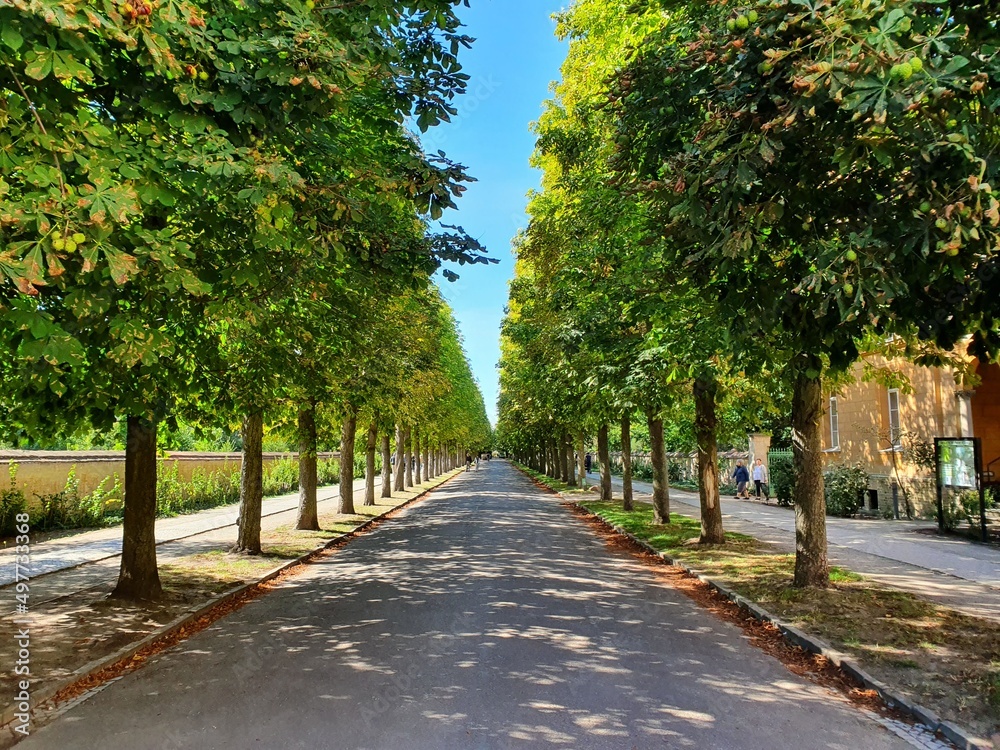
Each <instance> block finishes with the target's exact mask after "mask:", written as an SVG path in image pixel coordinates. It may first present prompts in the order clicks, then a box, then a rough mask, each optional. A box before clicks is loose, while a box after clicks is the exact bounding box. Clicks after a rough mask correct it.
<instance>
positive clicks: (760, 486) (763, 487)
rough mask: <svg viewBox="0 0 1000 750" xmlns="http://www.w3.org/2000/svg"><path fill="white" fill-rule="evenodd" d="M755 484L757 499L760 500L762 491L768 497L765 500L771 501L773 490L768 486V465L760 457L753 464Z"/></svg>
mask: <svg viewBox="0 0 1000 750" xmlns="http://www.w3.org/2000/svg"><path fill="white" fill-rule="evenodd" d="M753 486H754V489H756V490H757V499H758V500H760V495H761V492H763V493H764V497H765V498H766V500H765V502H770V501H771V490H770V489H769V488H768V486H767V467H766V466H764V462H763V461H761V460H760V459H759V458H758V459H757V460H756V461H754V464H753Z"/></svg>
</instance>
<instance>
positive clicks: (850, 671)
mask: <svg viewBox="0 0 1000 750" xmlns="http://www.w3.org/2000/svg"><path fill="white" fill-rule="evenodd" d="M515 466H516V464H515ZM518 468H520V467H518ZM522 471H523V470H522ZM550 489H551V488H550ZM552 491H553V492H555V494H556V495H558V496H559V497H560V498H562V500H564V501H565V502H568V503H572V504H573V505H574V506H575V507H576V508H577V509H578V510H580V511H582V512H583V513H585V514H586V515H588V516H589V517H591V518H595V519H597V520H599V521H600V522H601V523H603V524H604V525H605V526H607V527H609V528H611V529H612V530H613V531H615V532H617V533H618V534H621V535H623V536H625V537H627V538H628V539H629V540H631V541H632V542H634V543H635V544H636V545H638V546H639V547H641V548H642V549H644V550H646V551H648V552H651V553H653V554H654V555H656V556H657V557H659V558H660V559H662V560H663V561H664V562H665V563H667V564H668V565H673V566H675V567H677V568H680V569H681V570H682V571H684V573H686V574H688V575H690V576H693V577H695V578H697V579H698V580H699V581H701V582H703V583H705V584H707V585H708V586H709V587H710V588H712V589H714V590H715V591H717V592H719V594H720V595H722V596H723V597H725V598H726V599H728V600H730V601H731V602H733V603H734V604H735V605H737V606H738V607H739V608H740V609H742V610H744V611H746V612H749V613H750V614H751V615H752V616H753V617H754V619H756V620H759V621H761V622H769V623H772V624H773V625H775V626H777V628H778V629H779V630H780V631H781V634H782V636H783V637H784V638H785V640H787V641H789V642H790V643H792V644H793V645H795V646H798V647H799V648H801V649H803V650H804V651H808V652H810V653H813V654H818V655H820V656H822V657H824V658H826V659H828V660H829V661H830V662H831V663H832V664H834V665H835V666H836V667H838V668H839V669H840V670H841V671H843V672H844V673H845V674H847V675H848V676H850V677H851V678H852V679H854V680H855V681H856V682H858V683H859V684H861V685H862V686H864V687H865V688H866V689H868V690H874V691H875V692H876V693H878V696H879V698H880V699H881V700H882V702H883V703H885V704H886V705H887V706H889V707H890V708H895V709H896V710H898V711H900V712H901V713H903V714H905V715H907V716H908V717H909V718H910V719H912V720H913V721H915V722H916V723H918V724H920V725H921V726H923V727H926V728H927V730H928V731H930V732H932V733H935V734H940V735H942V736H943V737H945V738H946V739H947V740H948V741H949V742H951V743H952V744H954V745H955V746H956V747H957V748H958V750H997V748H996V746H995V745H994V744H993V743H992V742H991V741H990V740H984V739H981V738H979V737H975V736H974V735H972V734H971V733H969V732H968V731H966V730H965V729H963V728H962V727H959V726H958V725H956V724H953V723H952V722H950V721H941V720H940V718H939V717H938V715H937V714H936V713H934V712H933V711H931V710H930V709H929V708H926V707H924V706H921V705H920V704H918V703H914V702H912V701H910V700H908V699H907V698H904V697H903V696H901V695H899V694H898V693H896V692H895V691H894V690H893V689H892V688H891V687H890V686H889V685H887V684H886V683H884V682H882V681H881V680H878V679H876V678H875V677H873V676H872V675H870V674H868V673H867V672H866V671H864V669H862V668H861V667H860V666H859V665H858V664H857V663H856V662H854V661H853V660H852V659H850V658H849V657H847V656H846V655H845V654H843V653H841V652H839V651H837V650H836V649H834V648H833V647H832V646H830V645H829V644H828V643H826V642H825V641H823V640H821V639H819V638H816V637H814V636H810V635H807V634H806V633H804V632H802V631H801V630H799V629H798V628H796V627H794V626H793V625H791V624H789V623H787V622H785V621H784V620H782V619H781V618H780V617H776V616H775V615H773V614H771V613H770V612H768V611H767V610H766V609H764V608H763V607H761V606H760V605H759V604H756V603H754V602H751V601H749V600H748V599H746V598H744V597H742V596H740V595H739V594H737V593H735V592H734V591H731V590H730V589H728V588H727V587H725V586H723V585H722V584H720V583H718V582H717V581H714V580H712V579H711V578H709V577H707V576H705V575H703V574H701V573H698V572H697V571H696V570H695V569H694V568H692V567H691V566H689V565H687V564H686V563H684V562H681V561H680V560H677V559H676V558H673V557H671V556H670V555H669V554H667V553H666V552H661V551H659V550H656V549H654V548H653V547H652V545H650V544H648V543H647V542H645V541H644V540H642V539H638V538H637V537H636V536H635V535H634V534H631V533H629V532H627V531H625V529H623V528H621V527H620V526H615V525H613V524H609V523H608V522H607V521H605V520H604V519H603V518H602V517H601V516H599V515H597V514H596V513H593V512H591V511H590V510H588V509H587V508H585V507H583V506H582V505H581V504H580V503H579V502H578V501H576V500H571V499H568V498H567V497H566V496H565V495H563V494H562V493H561V492H556V491H555V490H552Z"/></svg>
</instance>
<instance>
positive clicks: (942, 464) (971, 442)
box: [934, 437, 989, 542]
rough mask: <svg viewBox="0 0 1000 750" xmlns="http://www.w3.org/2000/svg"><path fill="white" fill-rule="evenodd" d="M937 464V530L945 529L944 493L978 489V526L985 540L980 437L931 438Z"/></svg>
mask: <svg viewBox="0 0 1000 750" xmlns="http://www.w3.org/2000/svg"><path fill="white" fill-rule="evenodd" d="M934 457H935V461H936V464H937V472H936V474H937V513H938V530H939V531H940V532H941V533H942V534H943V533H944V532H945V520H944V493H945V490H948V491H949V492H956V491H962V490H978V491H979V527H980V532H981V535H982V540H983V541H984V542H986V541H989V533H988V531H987V529H986V486H985V484H984V483H983V445H982V441H981V440H980V439H979V438H939V437H936V438H934Z"/></svg>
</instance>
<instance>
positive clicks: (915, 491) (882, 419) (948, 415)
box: [823, 357, 1000, 517]
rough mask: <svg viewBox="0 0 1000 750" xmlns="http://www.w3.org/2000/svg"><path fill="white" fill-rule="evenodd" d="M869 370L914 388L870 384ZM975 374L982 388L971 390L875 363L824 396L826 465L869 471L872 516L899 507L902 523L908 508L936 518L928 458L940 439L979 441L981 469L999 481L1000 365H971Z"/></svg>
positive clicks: (949, 376)
mask: <svg viewBox="0 0 1000 750" xmlns="http://www.w3.org/2000/svg"><path fill="white" fill-rule="evenodd" d="M866 363H867V365H868V366H869V367H875V368H878V369H882V370H885V371H888V372H890V373H893V374H894V375H897V376H899V377H898V380H900V381H901V382H904V383H907V384H908V385H907V386H905V387H900V388H892V387H888V386H886V385H883V384H882V383H879V382H874V381H866V380H865V379H864V378H863V375H864V372H865V368H866ZM972 367H973V369H974V371H975V373H976V377H977V380H978V381H979V382H978V383H977V384H976V385H975V387H974V388H967V387H965V386H964V385H963V384H962V383H960V382H959V381H958V380H957V379H956V376H955V373H954V372H952V371H951V370H949V369H946V368H940V367H921V366H918V365H915V364H913V363H911V362H908V361H906V360H902V359H895V360H885V359H882V358H880V357H870V358H868V359H867V360H866V362H860V363H857V364H855V366H854V371H853V375H854V378H853V382H851V383H849V384H847V385H844V386H841V387H839V388H837V389H836V390H835V391H833V392H830V393H828V394H827V395H826V404H825V406H826V410H825V415H824V418H823V453H824V458H825V460H826V463H827V464H828V465H830V464H848V465H856V464H860V465H861V466H863V467H864V468H865V469H866V471H867V472H868V474H869V477H870V483H869V492H868V496H867V498H866V502H865V508H866V510H867V511H869V512H873V513H879V514H882V515H889V514H891V513H892V512H893V511H894V503H895V505H896V507H898V509H899V513H900V514H901V515H903V514H905V503H906V502H909V503H910V505H911V507H912V509H913V511H914V512H915V513H916V515H918V516H920V517H931V516H933V514H934V512H935V508H936V488H935V482H934V471H933V468H932V466H931V465H928V459H929V458H931V457H932V456H933V453H932V452H931V453H930V454H928V451H929V450H930V449H932V447H933V443H934V438H935V437H979V438H981V439H982V446H983V468H984V470H986V471H992V472H994V474H993V476H994V477H1000V365H996V364H988V363H981V362H979V361H978V360H973V362H972ZM896 379H897V378H888V379H886V380H896ZM986 477H987V481H989V480H990V475H989V474H987V475H986Z"/></svg>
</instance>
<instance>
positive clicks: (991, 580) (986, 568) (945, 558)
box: [587, 474, 1000, 621]
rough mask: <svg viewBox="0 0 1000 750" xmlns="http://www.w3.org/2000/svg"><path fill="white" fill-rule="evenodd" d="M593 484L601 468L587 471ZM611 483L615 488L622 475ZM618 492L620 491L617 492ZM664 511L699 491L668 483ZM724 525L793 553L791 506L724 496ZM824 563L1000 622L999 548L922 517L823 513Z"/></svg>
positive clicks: (687, 508) (687, 507) (692, 504)
mask: <svg viewBox="0 0 1000 750" xmlns="http://www.w3.org/2000/svg"><path fill="white" fill-rule="evenodd" d="M587 478H588V481H589V482H590V484H592V485H594V484H599V483H600V475H599V474H588V475H587ZM612 484H613V486H614V487H615V489H617V490H620V489H621V486H622V482H621V478H620V477H613V479H612ZM632 486H633V489H634V492H635V494H636V499H637V500H640V501H644V502H649V500H650V496H651V495H652V492H653V486H652V485H651V484H649V483H647V482H636V481H633V483H632ZM619 497H620V494H619ZM670 511H671V513H678V514H680V515H683V516H689V517H692V518H699V517H700V514H701V511H700V506H699V501H698V495H697V494H696V493H693V492H687V491H684V490H677V489H674V488H671V489H670ZM722 517H723V523H724V525H725V528H726V529H727V530H728V531H736V532H739V533H741V534H747V535H749V536H752V537H755V538H757V539H759V540H761V541H763V542H768V543H769V544H772V545H773V546H775V547H776V548H777V549H779V550H782V551H784V552H789V553H794V552H795V513H794V511H793V510H792V509H791V508H782V507H778V506H773V505H764V504H762V503H758V502H754V501H747V500H735V499H733V498H727V497H723V498H722ZM826 522H827V541H828V544H829V556H830V562H831V563H833V564H835V565H839V566H840V567H843V568H846V569H848V570H852V571H854V572H855V573H859V574H861V575H864V576H867V577H868V578H871V579H872V580H875V581H878V582H879V583H882V584H884V585H886V586H891V587H894V588H898V589H901V590H903V591H908V592H910V593H913V594H917V595H918V596H922V597H924V598H926V599H928V600H929V601H933V602H935V603H937V604H940V605H943V606H947V607H952V608H953V609H956V610H959V611H961V612H965V613H967V614H970V615H974V616H977V617H987V618H990V619H993V620H998V621H1000V550H997V549H995V548H993V547H987V546H986V545H980V544H976V543H973V542H967V541H963V540H961V539H957V538H954V537H942V536H937V535H936V533H934V532H935V531H936V529H937V526H936V525H935V524H932V523H928V522H925V521H883V520H879V519H850V518H831V517H827V519H826Z"/></svg>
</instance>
